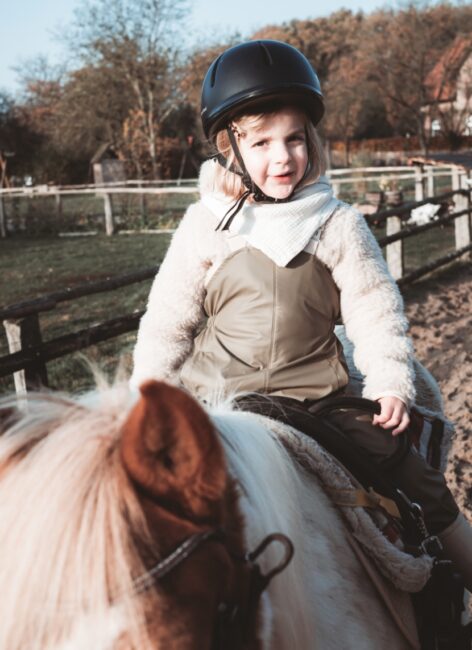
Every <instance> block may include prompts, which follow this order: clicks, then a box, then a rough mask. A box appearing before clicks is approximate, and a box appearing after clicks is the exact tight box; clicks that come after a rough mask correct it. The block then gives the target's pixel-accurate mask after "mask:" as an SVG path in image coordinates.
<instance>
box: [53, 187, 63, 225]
mask: <svg viewBox="0 0 472 650" xmlns="http://www.w3.org/2000/svg"><path fill="white" fill-rule="evenodd" d="M54 199H55V202H56V216H57V218H58V219H59V220H60V221H62V196H61V195H60V194H59V192H58V191H57V192H56V193H55V195H54Z"/></svg>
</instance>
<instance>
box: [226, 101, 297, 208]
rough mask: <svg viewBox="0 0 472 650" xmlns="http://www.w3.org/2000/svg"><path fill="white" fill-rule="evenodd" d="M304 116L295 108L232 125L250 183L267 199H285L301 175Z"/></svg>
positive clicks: (246, 119)
mask: <svg viewBox="0 0 472 650" xmlns="http://www.w3.org/2000/svg"><path fill="white" fill-rule="evenodd" d="M305 120H306V118H305V115H304V113H303V112H302V111H299V110H297V109H296V108H291V107H287V108H283V109H281V110H280V111H277V112H276V113H273V114H270V115H265V116H264V117H263V118H262V119H259V120H253V121H252V120H251V118H250V117H248V118H245V119H244V120H243V124H244V127H243V128H242V127H240V126H238V125H236V127H237V129H236V131H237V133H238V134H239V137H238V145H239V150H240V152H241V155H242V158H243V160H244V164H245V165H246V169H247V171H248V173H249V175H250V176H251V178H252V180H253V181H254V183H255V184H256V185H257V186H258V187H259V188H260V189H261V190H262V191H263V192H264V194H267V196H271V197H272V198H274V199H285V198H287V197H288V196H290V194H291V193H292V192H293V190H294V188H295V186H296V185H297V184H298V183H299V182H300V180H301V179H302V178H303V176H304V174H305V170H306V167H307V164H308V150H307V143H306V134H305Z"/></svg>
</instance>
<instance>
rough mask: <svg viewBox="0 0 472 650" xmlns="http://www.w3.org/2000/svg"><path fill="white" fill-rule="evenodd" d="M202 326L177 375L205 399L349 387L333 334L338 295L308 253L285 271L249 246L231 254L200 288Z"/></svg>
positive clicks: (317, 393) (313, 394)
mask: <svg viewBox="0 0 472 650" xmlns="http://www.w3.org/2000/svg"><path fill="white" fill-rule="evenodd" d="M204 309H205V313H206V315H207V317H208V318H207V321H206V324H205V326H204V328H203V330H202V331H201V332H200V333H199V334H198V335H197V337H196V338H195V340H194V348H193V351H192V353H191V355H190V357H189V358H188V359H187V361H186V362H185V363H184V365H183V367H182V369H181V381H182V383H183V385H184V386H185V387H186V388H187V389H188V390H190V392H192V393H193V394H195V395H197V396H199V397H202V398H205V397H211V396H215V395H222V394H223V395H228V394H229V395H233V394H234V393H239V392H245V391H257V392H261V393H266V394H270V395H284V396H286V397H294V398H296V399H300V400H303V399H305V398H309V399H320V398H321V397H324V396H326V395H329V394H330V393H332V392H333V391H335V390H338V389H339V388H341V387H343V386H345V385H346V384H347V382H348V371H347V365H346V362H345V359H344V356H343V353H342V348H341V344H340V343H339V341H338V339H337V338H336V336H335V335H334V323H335V321H336V320H337V319H338V318H339V314H340V307H339V291H338V289H337V287H336V285H335V283H334V281H333V278H332V277H331V273H330V271H329V270H328V269H327V268H326V266H324V264H322V263H321V262H320V260H319V259H318V258H317V257H315V256H314V255H311V254H310V253H307V252H301V253H299V254H298V255H297V256H296V257H295V258H294V259H293V260H292V261H291V262H290V263H289V264H288V265H287V266H286V267H280V266H277V265H276V264H275V263H274V262H273V261H272V260H271V259H270V258H269V257H267V256H266V255H264V253H262V252H260V251H259V250H258V249H256V248H253V247H251V246H245V247H243V248H240V249H239V250H237V251H236V252H233V253H232V254H230V255H229V256H228V257H227V258H226V259H225V260H224V262H223V263H222V265H221V266H220V267H219V268H218V269H217V270H216V272H215V274H214V275H213V277H212V278H211V279H210V281H209V284H208V286H207V294H206V298H205V303H204Z"/></svg>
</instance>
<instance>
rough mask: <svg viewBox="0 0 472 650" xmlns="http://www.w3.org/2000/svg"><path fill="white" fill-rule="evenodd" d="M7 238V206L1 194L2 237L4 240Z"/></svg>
mask: <svg viewBox="0 0 472 650" xmlns="http://www.w3.org/2000/svg"><path fill="white" fill-rule="evenodd" d="M6 236H7V227H6V223H5V206H4V204H3V196H2V195H1V194H0V237H2V239H4V238H5V237H6Z"/></svg>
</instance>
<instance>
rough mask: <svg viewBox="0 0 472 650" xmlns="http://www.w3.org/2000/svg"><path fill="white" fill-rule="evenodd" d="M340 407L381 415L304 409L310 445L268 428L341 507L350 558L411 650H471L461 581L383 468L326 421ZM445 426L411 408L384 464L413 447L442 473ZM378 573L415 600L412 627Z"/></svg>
mask: <svg viewBox="0 0 472 650" xmlns="http://www.w3.org/2000/svg"><path fill="white" fill-rule="evenodd" d="M340 408H356V409H363V410H366V411H367V412H370V413H374V412H379V405H378V403H376V402H371V401H370V400H365V399H362V398H357V397H334V398H329V399H325V400H321V401H320V402H319V403H318V404H317V405H316V406H315V407H312V408H310V412H311V414H312V415H313V416H315V417H316V418H317V419H319V426H318V427H315V429H316V433H315V434H314V436H313V438H314V439H312V438H310V437H308V436H307V435H306V434H302V433H299V432H298V431H296V430H295V429H290V428H287V427H286V426H285V425H284V426H280V427H278V426H277V423H274V422H273V421H272V422H271V425H270V426H271V427H272V428H275V429H278V430H277V434H278V435H279V437H280V438H281V440H282V442H283V443H284V445H285V446H286V448H287V449H288V450H289V451H290V453H291V455H292V457H294V459H295V460H296V461H297V462H298V463H299V464H300V465H301V466H302V467H304V468H305V469H307V470H308V471H309V472H310V473H313V474H314V475H316V477H317V478H318V480H319V481H320V483H321V485H322V487H323V489H324V490H325V492H326V493H327V495H328V496H329V497H330V498H331V500H332V501H333V503H335V504H336V505H337V507H338V508H339V510H340V512H341V514H342V517H343V519H344V521H345V523H346V524H347V528H348V530H349V536H348V539H349V540H350V543H351V546H352V547H353V551H354V553H355V554H356V555H357V557H358V559H359V561H360V562H361V564H363V566H364V568H365V569H366V571H367V573H368V575H369V577H370V578H371V580H372V581H373V583H374V585H375V587H376V588H377V591H378V592H379V594H380V595H381V597H382V599H383V601H384V603H385V604H386V605H387V608H388V609H389V610H390V612H391V614H392V616H393V618H394V619H395V620H396V622H397V624H398V626H399V628H400V629H401V630H402V632H403V634H404V636H405V638H406V639H407V640H408V642H409V644H410V645H411V647H413V648H418V649H420V648H421V650H469V648H470V634H471V631H470V628H469V629H467V628H463V627H462V625H461V614H462V611H463V609H464V607H463V595H464V588H463V584H462V581H461V579H460V576H458V575H457V574H454V573H453V572H452V569H451V565H450V562H448V561H446V560H444V559H443V558H442V556H441V545H440V543H439V541H438V539H437V538H436V537H434V536H430V535H429V534H428V531H427V530H426V527H425V525H424V521H423V518H422V512H421V508H420V507H419V506H418V505H417V504H412V503H411V502H410V501H409V500H408V498H407V497H406V495H404V494H403V493H402V492H401V491H400V490H398V489H396V487H395V486H393V485H391V484H390V483H389V482H388V481H387V480H386V479H385V476H384V473H383V472H382V471H381V469H380V468H378V467H377V468H376V467H375V465H374V464H373V462H372V460H370V459H368V458H367V457H365V456H364V453H363V452H362V450H360V449H359V448H357V447H356V446H355V444H354V443H353V442H352V441H350V440H349V438H348V436H346V435H345V434H344V433H343V432H342V431H340V430H339V429H337V428H336V427H334V426H333V425H332V424H331V423H330V422H328V421H327V420H326V419H325V416H326V415H328V414H329V413H330V412H332V411H333V410H336V409H340ZM446 424H447V423H445V422H444V420H442V419H441V418H438V417H434V416H433V417H432V416H431V415H426V414H425V413H422V412H421V411H420V410H413V412H412V417H411V425H410V427H409V436H408V437H407V436H402V440H403V441H404V444H403V445H402V446H401V447H400V448H399V450H398V452H397V454H396V456H395V457H394V458H391V459H389V464H390V466H394V465H395V463H397V462H401V460H402V458H403V455H404V454H406V453H408V450H409V448H410V445H411V444H413V445H414V446H415V447H416V448H417V449H418V451H419V452H420V453H422V455H423V456H424V457H425V458H426V460H428V462H429V463H430V464H431V465H432V466H433V467H436V468H438V469H439V468H442V467H444V465H445V461H446V453H447V445H445V444H444V437H445V425H446ZM372 562H373V564H374V565H375V569H374V568H373V567H372ZM376 569H378V570H379V571H380V573H381V574H382V575H383V576H384V577H386V578H387V579H388V580H389V581H390V582H391V583H392V584H393V585H394V586H395V587H396V588H397V589H399V590H401V591H406V592H409V593H413V594H414V595H413V604H414V607H415V616H416V626H415V621H414V619H413V618H412V614H411V609H410V611H409V608H408V605H406V604H405V601H404V600H402V599H401V597H400V598H399V597H398V593H395V591H392V589H391V588H389V587H388V584H386V583H385V581H384V580H382V578H381V577H380V576H379V575H378V573H377V571H376ZM415 592H416V593H415ZM415 628H416V629H415Z"/></svg>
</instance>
